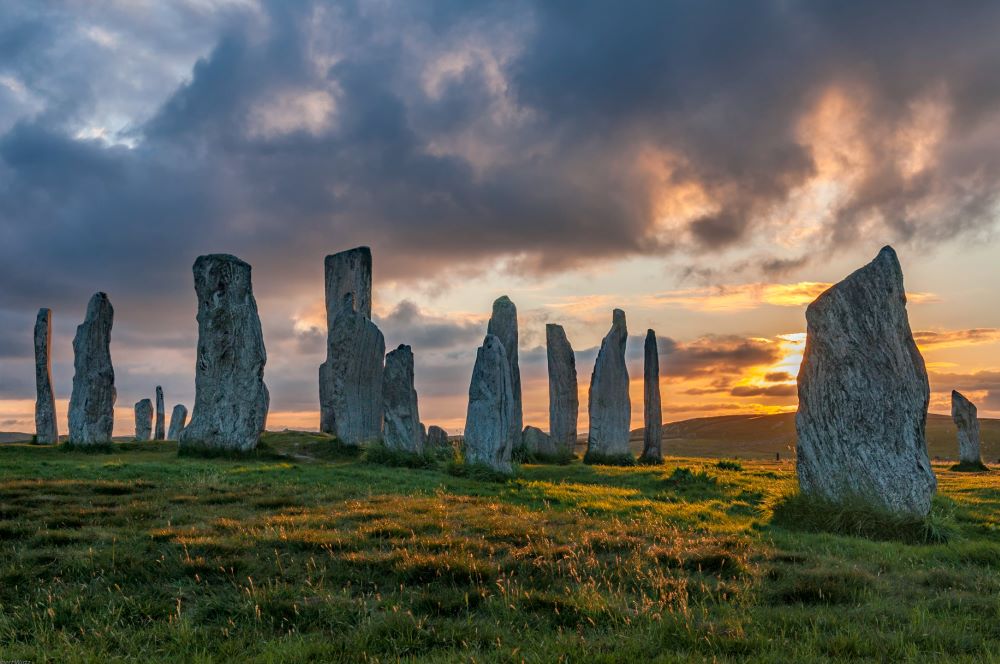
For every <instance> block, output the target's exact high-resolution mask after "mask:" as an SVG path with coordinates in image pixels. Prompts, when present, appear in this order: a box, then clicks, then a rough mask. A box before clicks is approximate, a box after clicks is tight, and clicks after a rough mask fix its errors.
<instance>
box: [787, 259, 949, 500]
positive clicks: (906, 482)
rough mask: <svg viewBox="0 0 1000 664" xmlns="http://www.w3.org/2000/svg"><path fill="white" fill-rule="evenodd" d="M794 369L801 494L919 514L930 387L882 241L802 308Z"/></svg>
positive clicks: (926, 471) (898, 275)
mask: <svg viewBox="0 0 1000 664" xmlns="http://www.w3.org/2000/svg"><path fill="white" fill-rule="evenodd" d="M806 323H807V328H806V347H805V352H804V354H803V358H802V366H801V367H800V369H799V375H798V392H799V410H798V414H797V415H796V418H795V427H796V430H797V432H798V444H797V452H798V463H797V472H798V476H799V486H800V487H801V489H802V492H803V493H805V494H811V495H816V496H819V497H822V498H824V499H827V500H831V501H844V500H850V499H862V500H865V501H868V502H870V503H871V504H873V505H875V506H876V507H878V508H881V509H884V510H887V511H889V512H891V513H894V514H899V515H910V516H924V515H926V514H927V513H928V512H929V511H930V507H931V497H932V496H933V495H934V492H935V490H936V489H937V480H936V479H935V477H934V473H933V471H932V470H931V464H930V460H929V459H928V457H927V441H926V439H925V425H926V420H927V404H928V400H929V398H930V388H929V386H928V383H927V370H926V369H925V367H924V360H923V358H922V357H921V356H920V351H919V350H917V345H916V344H915V343H914V341H913V335H912V333H911V332H910V322H909V319H908V318H907V315H906V293H905V291H904V289H903V272H902V270H901V269H900V266H899V261H898V259H897V258H896V252H895V251H893V250H892V248H891V247H885V248H883V249H882V251H880V252H879V254H878V256H876V258H875V260H873V261H872V262H871V263H869V264H868V265H866V266H865V267H863V268H861V269H859V270H857V271H856V272H854V273H853V274H851V275H850V276H849V277H847V278H846V279H844V280H843V281H841V282H840V283H838V284H835V285H834V286H832V287H831V288H829V289H828V290H827V291H826V292H824V293H823V294H822V295H820V296H819V297H818V298H816V300H815V301H814V302H813V303H812V304H810V305H809V307H808V308H807V309H806Z"/></svg>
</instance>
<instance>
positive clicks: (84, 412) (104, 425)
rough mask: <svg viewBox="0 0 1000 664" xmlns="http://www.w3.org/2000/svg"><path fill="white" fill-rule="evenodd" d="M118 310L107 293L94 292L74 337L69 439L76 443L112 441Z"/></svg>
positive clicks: (86, 443)
mask: <svg viewBox="0 0 1000 664" xmlns="http://www.w3.org/2000/svg"><path fill="white" fill-rule="evenodd" d="M114 318H115V310H114V308H113V307H112V306H111V301H110V300H109V299H108V296H107V294H106V293H95V294H94V296H93V297H92V298H90V302H89V303H88V304H87V315H86V316H85V317H84V319H83V322H82V323H81V324H80V325H79V326H78V327H77V328H76V336H75V337H74V338H73V369H74V372H73V393H72V395H71V396H70V399H69V441H70V442H71V443H73V444H75V445H94V444H101V443H110V442H111V432H112V429H113V428H114V424H115V400H117V398H118V392H117V391H116V390H115V369H114V366H112V364H111V326H112V325H113V324H114Z"/></svg>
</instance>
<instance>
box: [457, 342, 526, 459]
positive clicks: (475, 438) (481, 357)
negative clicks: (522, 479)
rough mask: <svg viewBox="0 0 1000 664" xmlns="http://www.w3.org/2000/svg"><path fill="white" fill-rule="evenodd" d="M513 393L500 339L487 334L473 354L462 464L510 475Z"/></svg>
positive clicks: (505, 356)
mask: <svg viewBox="0 0 1000 664" xmlns="http://www.w3.org/2000/svg"><path fill="white" fill-rule="evenodd" d="M513 407H514V394H513V390H512V389H511V378H510V364H509V363H508V362H507V353H506V351H505V350H504V345H503V343H501V341H500V339H499V338H498V337H496V336H495V335H492V334H487V335H486V339H485V340H483V345H482V346H480V348H479V350H478V351H476V364H475V367H474V368H473V370H472V381H471V382H470V384H469V408H468V411H467V412H466V416H465V461H466V463H469V464H482V465H485V466H488V467H489V468H492V469H493V470H496V471H498V472H501V473H510V472H511V471H512V470H513V468H512V467H511V463H510V455H511V451H512V449H513V448H512V442H513V440H514V437H513V436H512V435H511V433H510V426H511V422H512V421H513V419H512V416H511V410H512V409H513Z"/></svg>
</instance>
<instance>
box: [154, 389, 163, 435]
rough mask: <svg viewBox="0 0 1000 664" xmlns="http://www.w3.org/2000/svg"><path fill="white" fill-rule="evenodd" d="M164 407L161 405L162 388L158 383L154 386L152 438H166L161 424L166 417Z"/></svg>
mask: <svg viewBox="0 0 1000 664" xmlns="http://www.w3.org/2000/svg"><path fill="white" fill-rule="evenodd" d="M165 410H166V409H165V407H164V405H163V388H162V387H160V386H159V385H157V386H156V429H155V433H154V434H153V440H163V439H164V438H166V431H165V428H164V425H163V421H164V419H165V418H166V413H165V412H164V411H165Z"/></svg>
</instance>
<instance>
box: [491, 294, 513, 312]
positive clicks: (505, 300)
mask: <svg viewBox="0 0 1000 664" xmlns="http://www.w3.org/2000/svg"><path fill="white" fill-rule="evenodd" d="M513 306H514V302H513V301H512V300H511V299H510V298H509V297H507V296H506V295H501V296H500V297H498V298H497V299H495V300H493V308H494V309H497V308H498V307H513Z"/></svg>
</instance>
